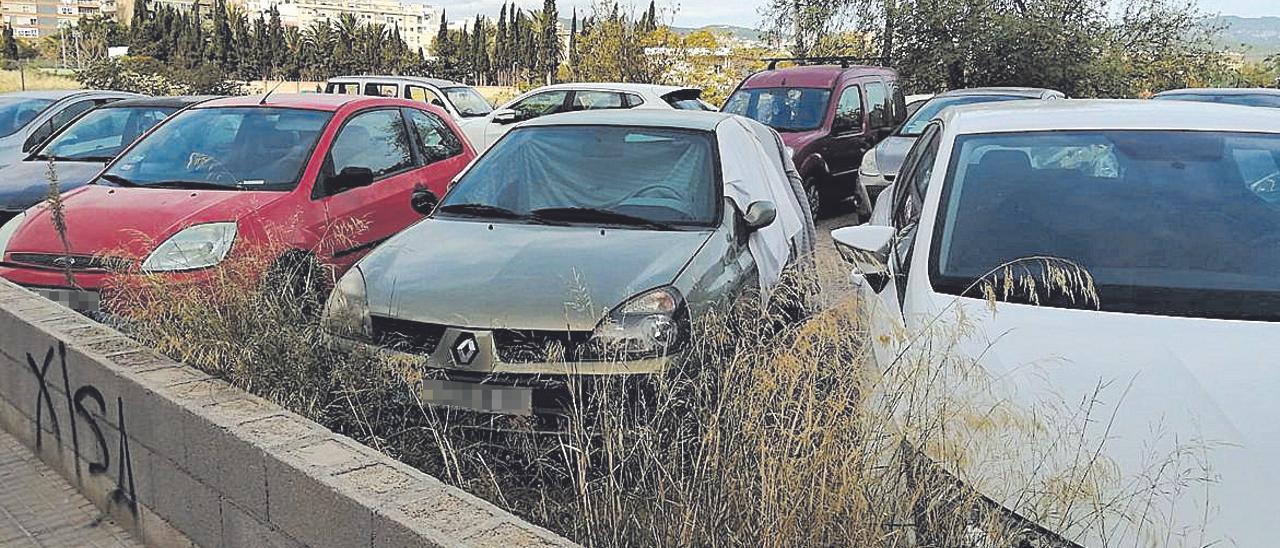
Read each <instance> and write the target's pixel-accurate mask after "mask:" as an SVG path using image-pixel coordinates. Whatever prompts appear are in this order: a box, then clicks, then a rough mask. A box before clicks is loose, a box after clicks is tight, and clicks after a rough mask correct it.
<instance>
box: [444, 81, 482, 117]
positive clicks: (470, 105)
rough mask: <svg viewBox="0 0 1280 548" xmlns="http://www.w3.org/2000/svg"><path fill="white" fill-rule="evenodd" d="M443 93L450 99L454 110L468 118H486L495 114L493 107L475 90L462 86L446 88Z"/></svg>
mask: <svg viewBox="0 0 1280 548" xmlns="http://www.w3.org/2000/svg"><path fill="white" fill-rule="evenodd" d="M443 91H444V94H445V95H447V96H448V97H449V102H450V103H453V108H456V109H458V114H461V115H463V116H465V117H467V118H474V117H477V116H485V115H488V114H489V113H490V112H493V106H492V105H490V104H489V102H488V101H486V100H485V99H484V96H483V95H480V92H478V91H476V90H475V88H470V87H465V86H462V87H456V88H444V90H443Z"/></svg>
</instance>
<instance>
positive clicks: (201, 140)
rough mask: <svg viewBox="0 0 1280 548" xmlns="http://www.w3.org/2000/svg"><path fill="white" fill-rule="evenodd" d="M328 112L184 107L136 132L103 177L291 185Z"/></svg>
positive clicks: (238, 186) (235, 186) (241, 186)
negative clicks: (140, 134)
mask: <svg viewBox="0 0 1280 548" xmlns="http://www.w3.org/2000/svg"><path fill="white" fill-rule="evenodd" d="M331 116H332V113H329V112H322V111H316V110H301V109H291V108H277V107H221V108H200V109H191V110H186V111H183V112H180V113H178V114H175V115H173V117H171V118H170V119H169V120H168V121H166V122H165V123H163V124H160V126H159V127H157V128H156V129H155V131H153V132H151V133H149V134H147V136H146V137H143V138H142V140H141V141H139V142H138V143H137V145H135V146H133V147H132V148H131V149H130V150H129V152H128V153H126V154H125V155H124V156H122V157H121V158H120V160H119V161H118V162H116V163H115V164H113V165H112V166H111V168H109V169H108V170H107V172H106V174H104V175H103V177H104V178H106V179H107V180H108V181H110V180H112V179H116V180H124V181H128V182H129V183H131V184H136V185H139V186H157V185H161V186H171V187H182V186H183V185H190V184H198V185H200V186H201V187H203V186H208V185H216V186H221V187H225V188H226V189H227V190H279V191H283V190H291V189H293V188H295V187H296V186H297V184H298V179H299V178H300V177H301V176H302V170H303V168H304V167H305V166H306V163H307V160H308V159H309V158H310V157H311V152H312V151H313V150H314V147H315V143H316V140H317V139H319V137H320V133H321V131H323V130H324V128H325V126H326V125H327V124H328V123H329V119H330V117H331Z"/></svg>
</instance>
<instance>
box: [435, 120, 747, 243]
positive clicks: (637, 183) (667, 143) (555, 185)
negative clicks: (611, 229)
mask: <svg viewBox="0 0 1280 548" xmlns="http://www.w3.org/2000/svg"><path fill="white" fill-rule="evenodd" d="M714 151H715V145H714V142H713V139H712V136H711V134H709V133H707V132H700V131H687V130H677V129H659V128H647V127H624V126H553V127H529V128H519V129H516V130H514V131H512V132H511V133H510V134H509V135H508V136H507V137H506V138H504V139H502V140H501V141H499V142H498V144H497V145H495V146H494V147H493V148H492V149H491V150H490V151H489V152H488V153H486V154H485V155H484V156H483V157H482V158H480V160H479V161H477V162H476V165H475V166H474V167H473V168H472V169H471V170H470V171H469V172H467V174H466V176H464V177H463V178H462V179H461V180H460V181H458V184H457V185H456V186H455V188H454V189H453V191H451V192H450V193H449V194H448V196H447V197H446V198H445V200H444V202H443V203H441V205H440V207H439V208H438V209H437V211H438V212H439V214H438V215H440V216H444V217H484V218H498V219H502V218H506V219H516V220H519V219H532V220H541V221H547V222H560V223H568V224H593V225H600V224H610V225H637V226H643V227H653V226H654V225H663V226H675V225H684V226H692V225H697V226H707V225H711V224H713V223H714V222H715V220H716V219H715V215H716V212H717V211H718V206H719V204H720V201H721V193H720V191H719V185H718V184H717V182H716V173H717V171H716V168H715V165H716V164H715V162H716V156H715V152H714Z"/></svg>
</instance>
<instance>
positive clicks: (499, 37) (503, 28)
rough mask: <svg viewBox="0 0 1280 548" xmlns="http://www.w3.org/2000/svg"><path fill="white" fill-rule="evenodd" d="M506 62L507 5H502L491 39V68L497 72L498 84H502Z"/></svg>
mask: <svg viewBox="0 0 1280 548" xmlns="http://www.w3.org/2000/svg"><path fill="white" fill-rule="evenodd" d="M506 61H507V5H506V4H505V3H503V4H502V11H500V12H498V28H497V30H496V31H495V33H494V38H493V60H492V63H491V64H492V66H493V68H494V69H495V71H496V72H497V77H498V78H497V79H498V83H499V84H504V83H505V81H504V80H503V77H504V75H503V73H504V72H505V71H506Z"/></svg>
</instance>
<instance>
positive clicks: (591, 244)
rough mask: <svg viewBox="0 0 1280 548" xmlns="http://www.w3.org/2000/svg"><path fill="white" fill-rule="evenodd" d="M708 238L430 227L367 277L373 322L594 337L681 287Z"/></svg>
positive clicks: (376, 259)
mask: <svg viewBox="0 0 1280 548" xmlns="http://www.w3.org/2000/svg"><path fill="white" fill-rule="evenodd" d="M709 236H710V231H652V230H628V229H617V228H604V229H602V228H599V227H576V226H575V227H562V226H542V225H525V224H513V223H492V224H491V223H489V222H479V221H463V220H452V219H449V220H445V219H428V220H425V221H423V222H421V223H419V224H417V225H415V226H414V227H412V228H410V229H408V230H406V231H405V232H403V233H401V234H400V235H398V236H396V237H394V238H392V239H391V240H389V241H388V242H387V243H385V244H383V245H382V246H380V247H379V248H378V249H377V250H376V251H374V252H373V253H371V254H370V255H369V256H368V257H366V258H365V259H364V260H363V261H361V262H360V264H359V267H360V269H361V271H362V272H363V273H364V276H365V282H366V287H367V291H368V299H369V309H370V312H371V313H373V314H378V315H387V316H391V317H394V318H399V319H404V320H411V321H418V322H425V323H433V324H444V325H450V326H456V327H470V328H477V329H489V328H499V327H501V328H510V329H536V330H566V329H567V330H572V331H587V330H591V329H593V328H594V327H595V326H596V324H597V323H598V322H599V320H600V319H601V318H602V317H604V315H605V314H606V313H608V311H609V310H610V309H612V308H613V307H615V306H617V305H619V304H621V303H622V302H623V301H625V300H627V299H628V298H630V297H631V296H633V295H635V294H637V293H640V292H642V291H645V290H648V289H651V288H654V287H658V286H663V285H667V284H670V283H672V282H673V281H674V280H675V278H676V276H677V275H678V274H679V273H680V272H681V271H682V270H683V269H684V267H685V265H686V264H688V263H689V261H690V259H692V258H693V256H694V255H695V254H696V253H697V252H698V250H699V249H700V248H701V247H702V245H703V244H704V243H705V242H706V241H707V238H708V237H709Z"/></svg>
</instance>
